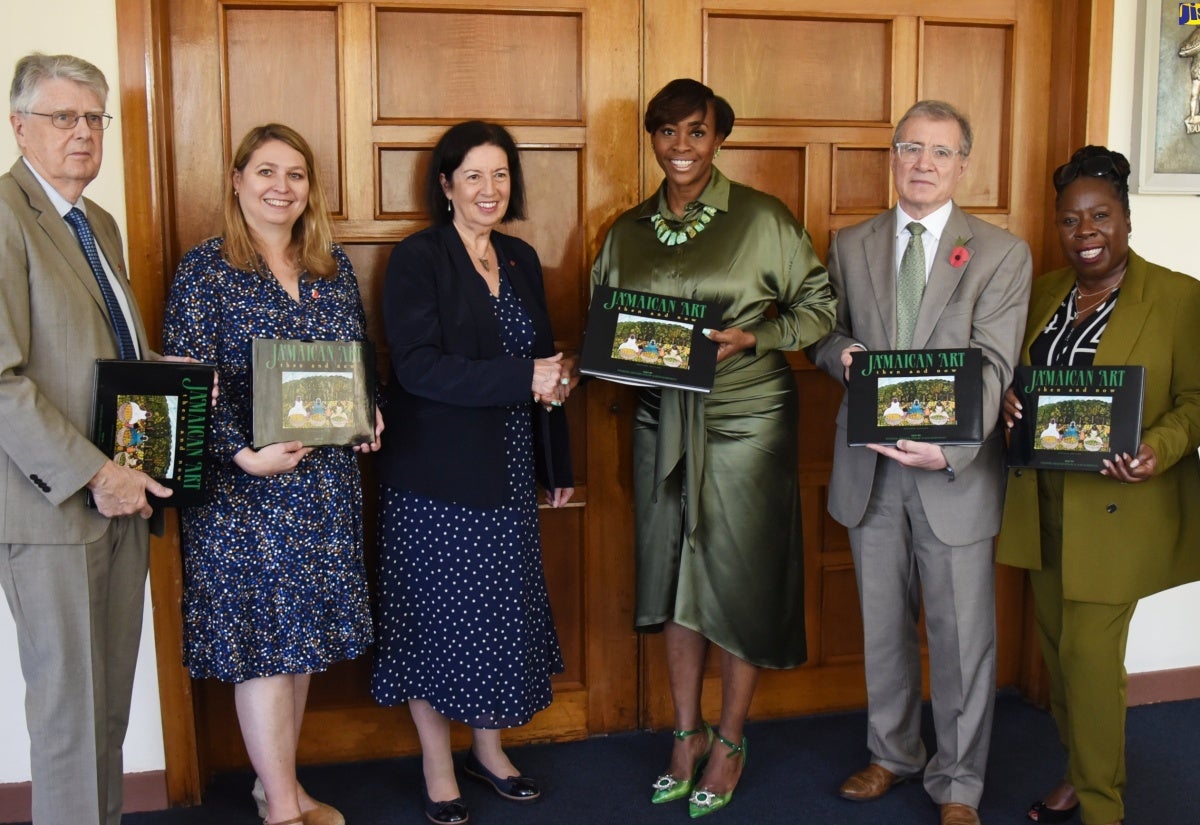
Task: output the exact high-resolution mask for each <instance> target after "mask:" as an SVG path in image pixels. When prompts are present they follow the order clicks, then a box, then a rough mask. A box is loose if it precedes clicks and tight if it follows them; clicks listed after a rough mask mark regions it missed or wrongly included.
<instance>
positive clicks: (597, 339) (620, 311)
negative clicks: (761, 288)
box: [579, 286, 724, 392]
mask: <svg viewBox="0 0 1200 825" xmlns="http://www.w3.org/2000/svg"><path fill="white" fill-rule="evenodd" d="M723 312H724V307H723V306H722V305H721V304H717V303H713V302H709V301H694V300H691V299H687V298H677V297H672V296H669V295H657V294H654V293H651V292H637V291H635V290H632V289H620V288H616V287H611V286H597V287H596V289H595V291H594V292H593V293H592V303H591V306H590V307H589V308H588V319H587V329H586V331H585V334H584V339H583V350H582V352H581V353H580V357H579V371H580V372H581V373H584V374H585V375H594V376H596V377H598V378H604V379H607V380H609V381H618V382H620V383H622V384H633V385H635V386H643V387H674V388H676V389H681V390H693V391H696V392H711V391H712V385H713V378H714V376H715V374H716V368H717V344H716V343H715V342H714V341H711V340H709V338H708V336H706V335H705V334H704V330H705V329H708V328H714V329H715V328H719V327H720V325H721V317H722V313H723Z"/></svg>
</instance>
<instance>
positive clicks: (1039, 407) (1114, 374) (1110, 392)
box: [1008, 366, 1146, 472]
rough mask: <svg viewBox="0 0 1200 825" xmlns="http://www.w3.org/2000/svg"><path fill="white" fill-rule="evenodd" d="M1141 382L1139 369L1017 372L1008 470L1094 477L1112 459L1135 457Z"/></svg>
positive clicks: (1030, 369) (1020, 369)
mask: <svg viewBox="0 0 1200 825" xmlns="http://www.w3.org/2000/svg"><path fill="white" fill-rule="evenodd" d="M1145 382H1146V368H1145V367H1113V366H1093V367H1081V368H1076V367H1017V369H1016V374H1015V375H1014V376H1013V390H1014V391H1015V392H1016V394H1017V400H1018V401H1020V402H1021V417H1020V418H1018V419H1017V420H1016V421H1014V422H1013V427H1012V430H1011V432H1010V434H1009V441H1008V465H1009V466H1010V467H1038V468H1045V469H1051V470H1087V471H1091V472H1096V471H1099V470H1100V469H1101V468H1102V467H1103V466H1104V461H1105V459H1111V458H1112V457H1113V455H1115V454H1116V453H1128V454H1129V455H1136V454H1137V449H1138V444H1139V443H1140V442H1141V437H1142V396H1143V393H1144V390H1145Z"/></svg>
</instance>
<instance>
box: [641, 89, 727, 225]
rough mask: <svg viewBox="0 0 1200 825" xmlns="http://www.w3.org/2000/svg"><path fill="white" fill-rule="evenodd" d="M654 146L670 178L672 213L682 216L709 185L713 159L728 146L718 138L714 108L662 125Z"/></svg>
mask: <svg viewBox="0 0 1200 825" xmlns="http://www.w3.org/2000/svg"><path fill="white" fill-rule="evenodd" d="M650 142H651V145H652V146H653V147H654V159H655V160H657V161H658V165H659V166H660V167H661V168H662V170H663V173H664V174H665V175H666V176H667V202H668V203H669V204H670V206H671V211H672V212H675V213H676V214H682V212H683V209H684V207H686V206H687V204H689V203H691V202H692V201H694V200H696V198H698V197H700V193H701V192H703V191H704V187H705V186H707V185H708V180H709V178H711V177H712V163H713V158H714V157H716V155H717V150H718V149H720V148H721V144H722V143H724V142H725V137H724V136H723V135H718V134H717V129H716V123H715V116H714V114H713V107H712V106H711V105H710V106H708V108H707V110H706V111H703V112H701V111H699V110H697V111H695V112H693V113H692V114H691V115H690V116H688V117H686V118H684V119H683V120H682V121H680V122H678V123H664V124H662V125H661V126H659V127H658V128H657V129H655V130H654V134H653V135H652V136H651V138H650Z"/></svg>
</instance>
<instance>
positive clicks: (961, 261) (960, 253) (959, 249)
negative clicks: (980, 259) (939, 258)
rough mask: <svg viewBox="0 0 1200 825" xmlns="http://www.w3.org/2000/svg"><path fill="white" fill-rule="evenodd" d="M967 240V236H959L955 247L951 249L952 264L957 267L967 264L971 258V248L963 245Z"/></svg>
mask: <svg viewBox="0 0 1200 825" xmlns="http://www.w3.org/2000/svg"><path fill="white" fill-rule="evenodd" d="M966 242H967V239H966V238H958V239H956V240H955V241H954V248H953V249H951V250H950V266H952V267H954V268H955V269H957V268H959V267H963V266H966V265H967V261H969V260H971V250H969V249H967V248H966V247H965V246H963V244H965V243H966Z"/></svg>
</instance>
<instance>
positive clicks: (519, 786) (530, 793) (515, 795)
mask: <svg viewBox="0 0 1200 825" xmlns="http://www.w3.org/2000/svg"><path fill="white" fill-rule="evenodd" d="M463 773H465V774H466V775H467V776H469V777H471V778H472V779H475V780H478V781H479V782H482V783H483V784H485V785H490V786H491V788H492V790H493V791H495V792H496V793H498V794H499V795H500V796H502V797H504V798H505V799H507V800H510V801H512V802H533V801H534V800H535V799H537V798H538V797H539V796H541V795H542V791H541V789H540V788H539V787H538V786H537V782H535V781H534V780H532V779H530V778H529V777H528V776H510V777H508V778H507V779H501V778H500V777H498V776H496V774H494V773H492V772H491V771H489V770H488V769H487V768H485V767H484V766H483V763H482V762H480V761H479V759H478V758H477V757H476V756H475V751H473V750H468V751H467V758H466V759H464V760H463Z"/></svg>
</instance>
